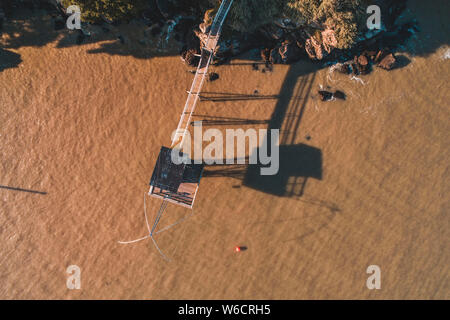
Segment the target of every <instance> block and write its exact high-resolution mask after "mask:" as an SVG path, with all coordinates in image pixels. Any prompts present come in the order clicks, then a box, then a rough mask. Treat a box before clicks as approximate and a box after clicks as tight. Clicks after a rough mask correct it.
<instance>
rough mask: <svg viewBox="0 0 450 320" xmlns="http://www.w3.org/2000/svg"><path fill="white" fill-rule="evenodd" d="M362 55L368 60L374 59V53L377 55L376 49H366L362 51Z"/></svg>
mask: <svg viewBox="0 0 450 320" xmlns="http://www.w3.org/2000/svg"><path fill="white" fill-rule="evenodd" d="M363 55H364V56H366V57H367V58H368V59H370V60H374V59H375V57H376V55H377V51H375V50H366V51H364V52H363Z"/></svg>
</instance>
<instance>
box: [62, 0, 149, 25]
mask: <svg viewBox="0 0 450 320" xmlns="http://www.w3.org/2000/svg"><path fill="white" fill-rule="evenodd" d="M72 4H74V5H78V6H79V7H80V9H81V16H82V18H83V20H84V21H90V22H93V21H99V20H101V19H102V17H103V18H106V19H108V20H112V21H116V20H122V19H130V18H133V17H136V16H137V15H138V13H139V12H140V11H142V10H143V9H145V7H146V5H147V1H145V0H63V1H62V5H63V6H64V7H68V6H70V5H72Z"/></svg>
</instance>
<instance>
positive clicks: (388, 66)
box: [378, 53, 397, 70]
mask: <svg viewBox="0 0 450 320" xmlns="http://www.w3.org/2000/svg"><path fill="white" fill-rule="evenodd" d="M396 62H397V59H396V58H395V56H394V55H393V54H392V53H390V54H388V55H387V56H386V57H384V58H383V59H382V60H381V61H380V63H379V64H378V67H380V68H382V69H384V70H392V69H393V68H394V67H395V64H396Z"/></svg>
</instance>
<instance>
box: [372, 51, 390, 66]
mask: <svg viewBox="0 0 450 320" xmlns="http://www.w3.org/2000/svg"><path fill="white" fill-rule="evenodd" d="M387 54H388V52H387V51H386V50H379V51H378V52H377V54H376V56H375V58H374V59H373V62H375V63H379V62H380V61H381V60H383V58H384V57H386V55H387Z"/></svg>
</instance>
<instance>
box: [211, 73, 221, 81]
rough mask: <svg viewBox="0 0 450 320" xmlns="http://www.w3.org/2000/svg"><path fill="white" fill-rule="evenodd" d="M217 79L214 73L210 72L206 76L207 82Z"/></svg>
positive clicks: (217, 75) (217, 76)
mask: <svg viewBox="0 0 450 320" xmlns="http://www.w3.org/2000/svg"><path fill="white" fill-rule="evenodd" d="M217 79H219V74H217V73H215V72H210V73H209V74H208V80H209V81H214V80H217Z"/></svg>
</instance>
